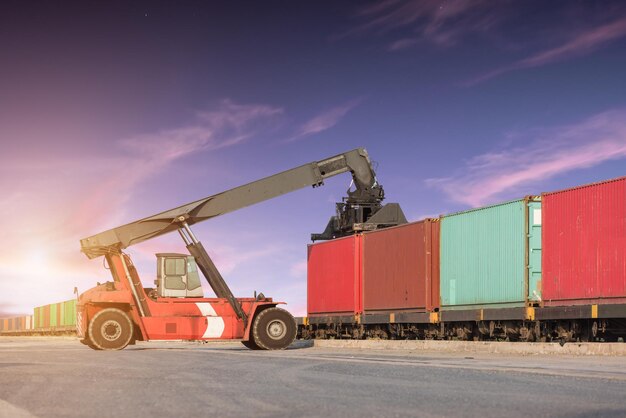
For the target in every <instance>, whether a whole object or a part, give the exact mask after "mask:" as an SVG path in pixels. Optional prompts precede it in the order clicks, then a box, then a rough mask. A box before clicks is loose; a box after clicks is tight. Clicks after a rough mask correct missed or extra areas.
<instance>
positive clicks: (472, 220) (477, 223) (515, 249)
mask: <svg viewBox="0 0 626 418" xmlns="http://www.w3.org/2000/svg"><path fill="white" fill-rule="evenodd" d="M529 277H530V281H529ZM540 278H541V202H540V201H539V200H538V199H530V198H528V199H521V200H516V201H513V202H507V203H502V204H499V205H494V206H489V207H485V208H480V209H474V210H470V211H466V212H460V213H455V214H452V215H447V216H444V217H442V218H441V279H440V280H441V305H442V309H443V310H455V309H478V308H480V309H484V308H487V309H488V308H500V307H517V306H525V305H526V303H527V302H528V301H529V300H530V301H533V300H537V301H538V300H539V298H540V296H541V294H540V289H539V288H537V285H538V284H539V285H540ZM529 284H530V286H529Z"/></svg>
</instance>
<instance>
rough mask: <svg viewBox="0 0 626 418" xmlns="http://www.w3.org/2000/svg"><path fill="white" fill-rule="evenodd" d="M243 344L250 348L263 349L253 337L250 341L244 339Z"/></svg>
mask: <svg viewBox="0 0 626 418" xmlns="http://www.w3.org/2000/svg"><path fill="white" fill-rule="evenodd" d="M241 344H243V345H244V346H246V347H247V348H249V349H250V350H262V348H261V347H259V346H258V345H257V344H256V343H255V342H254V340H253V339H249V340H248V341H242V342H241Z"/></svg>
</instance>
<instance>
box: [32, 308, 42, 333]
mask: <svg viewBox="0 0 626 418" xmlns="http://www.w3.org/2000/svg"><path fill="white" fill-rule="evenodd" d="M41 322H42V320H41V307H39V306H37V307H36V308H35V309H33V327H34V328H35V329H38V328H43V327H42V326H41Z"/></svg>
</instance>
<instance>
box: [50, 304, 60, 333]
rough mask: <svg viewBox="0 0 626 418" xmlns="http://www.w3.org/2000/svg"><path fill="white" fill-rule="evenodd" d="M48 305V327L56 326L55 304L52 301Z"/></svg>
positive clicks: (56, 310)
mask: <svg viewBox="0 0 626 418" xmlns="http://www.w3.org/2000/svg"><path fill="white" fill-rule="evenodd" d="M49 306H50V328H54V327H56V326H58V324H59V323H58V317H57V312H58V309H57V304H56V303H52V304H50V305H49Z"/></svg>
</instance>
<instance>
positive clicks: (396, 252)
mask: <svg viewBox="0 0 626 418" xmlns="http://www.w3.org/2000/svg"><path fill="white" fill-rule="evenodd" d="M362 239H363V242H362V248H363V309H364V311H366V312H368V311H369V312H374V311H377V312H381V311H402V310H405V311H428V312H432V311H434V310H436V309H438V308H439V222H438V221H437V220H430V219H426V220H423V221H420V222H413V223H409V224H406V225H401V226H397V227H393V228H386V229H381V230H379V231H373V232H367V233H365V234H363V238H362Z"/></svg>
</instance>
